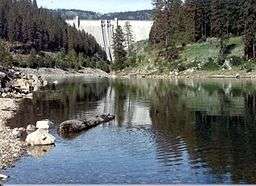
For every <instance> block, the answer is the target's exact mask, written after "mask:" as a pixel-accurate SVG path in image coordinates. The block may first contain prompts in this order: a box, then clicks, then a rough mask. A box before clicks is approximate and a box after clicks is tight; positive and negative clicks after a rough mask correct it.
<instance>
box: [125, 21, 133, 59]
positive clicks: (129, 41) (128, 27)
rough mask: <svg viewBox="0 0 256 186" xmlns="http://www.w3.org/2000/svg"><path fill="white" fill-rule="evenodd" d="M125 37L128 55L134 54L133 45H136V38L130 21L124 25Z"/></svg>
mask: <svg viewBox="0 0 256 186" xmlns="http://www.w3.org/2000/svg"><path fill="white" fill-rule="evenodd" d="M124 31H125V32H124V33H125V34H124V35H125V45H126V47H127V52H128V55H131V54H132V51H133V45H134V38H133V33H132V26H131V24H130V22H129V21H127V22H125V25H124Z"/></svg>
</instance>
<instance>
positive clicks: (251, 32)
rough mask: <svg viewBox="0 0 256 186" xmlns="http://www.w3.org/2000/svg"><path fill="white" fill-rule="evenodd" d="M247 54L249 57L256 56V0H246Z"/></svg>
mask: <svg viewBox="0 0 256 186" xmlns="http://www.w3.org/2000/svg"><path fill="white" fill-rule="evenodd" d="M244 19H245V55H246V57H247V59H252V58H254V59H255V58H256V1H255V0H246V1H244Z"/></svg>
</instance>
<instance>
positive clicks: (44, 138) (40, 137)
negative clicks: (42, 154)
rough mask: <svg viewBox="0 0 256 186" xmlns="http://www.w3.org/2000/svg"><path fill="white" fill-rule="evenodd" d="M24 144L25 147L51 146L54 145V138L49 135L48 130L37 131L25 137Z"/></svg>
mask: <svg viewBox="0 0 256 186" xmlns="http://www.w3.org/2000/svg"><path fill="white" fill-rule="evenodd" d="M26 142H27V145H31V146H41V145H53V144H55V137H54V136H52V135H51V134H49V131H48V130H45V129H37V130H36V131H35V132H32V133H31V134H29V135H28V136H27V138H26Z"/></svg>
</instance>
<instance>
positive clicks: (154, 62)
mask: <svg viewBox="0 0 256 186" xmlns="http://www.w3.org/2000/svg"><path fill="white" fill-rule="evenodd" d="M178 50H179V58H178V59H176V60H173V61H168V60H166V59H165V58H164V57H163V56H162V54H163V53H164V51H163V50H161V49H159V47H152V46H150V45H149V43H148V41H141V42H138V43H136V45H135V53H136V62H133V63H132V64H130V67H128V68H126V69H125V70H123V71H122V72H120V75H128V74H137V75H153V76H154V75H163V76H169V75H172V74H179V75H181V76H182V75H184V76H196V77H197V76H198V75H200V76H202V77H205V76H211V75H216V74H222V75H231V74H232V75H234V74H237V73H239V74H244V75H245V76H247V75H249V73H252V72H254V71H255V70H256V64H255V63H252V62H249V61H247V60H245V59H244V42H243V39H242V37H231V38H229V39H228V40H227V41H226V50H225V63H224V64H222V65H221V64H219V63H218V55H219V51H220V45H219V42H218V39H216V38H208V39H207V41H205V42H196V43H191V44H188V45H186V46H185V47H181V46H180V47H178Z"/></svg>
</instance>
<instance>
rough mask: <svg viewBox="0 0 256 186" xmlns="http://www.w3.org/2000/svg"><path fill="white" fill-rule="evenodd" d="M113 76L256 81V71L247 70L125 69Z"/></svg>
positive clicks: (114, 73) (113, 73)
mask: <svg viewBox="0 0 256 186" xmlns="http://www.w3.org/2000/svg"><path fill="white" fill-rule="evenodd" d="M112 76H116V77H122V78H132V77H137V78H153V79H187V78H191V79H230V78H235V79H240V78H241V79H256V71H252V72H246V71H245V70H239V69H232V70H216V71H199V70H194V69H188V70H185V71H182V72H178V71H172V72H169V73H160V72H159V71H156V70H155V71H148V70H141V69H125V70H122V71H116V72H112Z"/></svg>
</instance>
